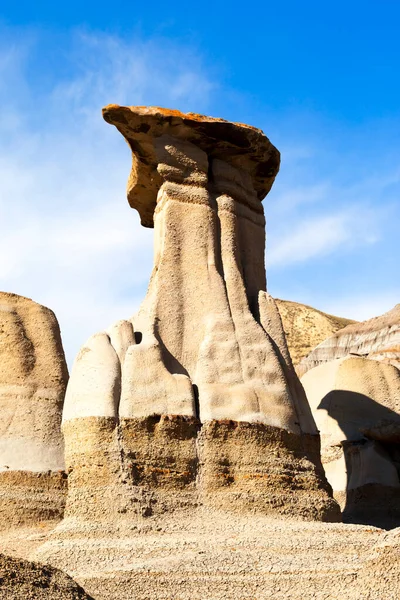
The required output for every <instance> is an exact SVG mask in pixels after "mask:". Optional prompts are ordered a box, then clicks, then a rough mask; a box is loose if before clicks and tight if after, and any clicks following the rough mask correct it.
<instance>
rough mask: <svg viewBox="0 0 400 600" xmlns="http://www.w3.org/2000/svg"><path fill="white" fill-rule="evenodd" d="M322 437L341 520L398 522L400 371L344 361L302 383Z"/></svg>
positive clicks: (360, 361)
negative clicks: (339, 506)
mask: <svg viewBox="0 0 400 600" xmlns="http://www.w3.org/2000/svg"><path fill="white" fill-rule="evenodd" d="M301 382H302V384H303V386H304V389H305V391H306V394H307V397H308V400H309V402H310V406H311V409H312V411H313V414H314V418H315V421H316V423H317V427H318V429H319V430H320V433H321V452H322V463H323V465H324V468H325V473H326V476H327V478H328V481H329V482H330V484H331V485H332V487H333V490H334V494H335V497H336V499H337V500H338V501H340V502H341V505H342V508H343V518H344V519H345V520H346V521H350V522H360V523H371V524H375V525H378V526H383V527H394V526H396V525H397V524H399V523H400V479H399V475H400V446H399V439H400V438H399V432H400V371H399V370H398V369H397V368H396V367H393V366H392V365H388V364H385V363H381V362H378V361H374V360H369V359H366V358H360V357H346V358H342V359H337V360H334V361H331V362H328V363H323V364H321V365H319V366H318V367H315V368H314V369H311V370H310V371H308V372H307V373H306V374H305V375H304V376H303V377H302V379H301Z"/></svg>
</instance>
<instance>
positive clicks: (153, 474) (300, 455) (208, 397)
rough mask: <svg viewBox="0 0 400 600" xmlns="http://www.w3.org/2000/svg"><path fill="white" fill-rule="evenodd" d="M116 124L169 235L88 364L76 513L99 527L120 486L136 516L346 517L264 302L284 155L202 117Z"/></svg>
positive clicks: (253, 133) (69, 427) (75, 396)
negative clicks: (135, 298) (142, 294)
mask: <svg viewBox="0 0 400 600" xmlns="http://www.w3.org/2000/svg"><path fill="white" fill-rule="evenodd" d="M104 117H105V119H106V120H107V121H108V122H110V123H112V124H114V125H115V126H116V127H117V128H118V129H119V131H120V132H121V133H122V134H123V135H124V137H125V138H126V140H127V141H128V144H129V145H130V147H131V149H132V156H133V168H132V172H131V175H130V179H129V182H128V199H129V202H130V204H131V205H132V206H133V207H135V208H137V210H138V211H139V213H140V216H141V220H142V224H143V225H145V226H154V229H155V253H154V269H153V273H152V276H151V280H150V285H149V289H148V292H147V295H146V298H145V299H144V301H143V304H142V306H141V308H140V310H139V312H138V314H137V315H135V316H134V317H133V318H132V319H131V320H130V321H126V322H124V324H123V325H122V324H121V323H119V324H117V325H116V326H114V327H113V328H111V329H110V330H109V331H108V332H107V333H103V334H98V336H95V337H94V338H92V340H91V341H89V343H88V344H87V345H86V346H85V347H84V348H83V349H82V351H81V353H80V355H79V356H78V358H77V360H76V363H75V366H74V369H73V372H72V376H71V382H70V385H69V389H68V393H67V399H66V409H65V412H64V434H65V437H66V444H67V463H68V464H69V465H70V468H71V476H70V489H71V492H70V497H69V502H68V511H71V514H74V511H77V512H78V513H80V514H81V513H82V512H84V511H85V510H87V507H88V505H90V506H91V507H93V510H94V512H96V505H98V500H96V498H100V497H102V498H103V499H104V498H105V497H106V496H107V494H108V493H109V490H110V487H111V486H112V485H113V483H112V482H113V481H114V488H115V489H114V492H115V490H116V489H118V490H119V491H118V494H120V497H121V498H125V500H121V501H119V500H118V502H116V501H114V504H113V505H114V507H117V508H116V510H117V511H119V512H121V513H122V514H126V513H127V512H128V513H129V514H130V513H131V512H134V513H136V514H142V515H145V516H147V515H151V514H154V512H162V511H168V510H173V509H174V510H175V509H176V508H183V507H188V506H190V507H192V509H193V507H194V506H198V505H199V504H207V505H211V506H216V507H225V508H229V509H235V508H239V509H244V508H245V507H246V506H247V507H251V509H257V510H262V511H264V512H269V511H278V512H281V513H285V512H288V511H289V510H290V512H291V514H297V515H299V516H302V517H304V518H317V519H318V518H319V519H327V520H331V519H335V518H337V516H338V509H337V506H336V504H335V503H334V501H333V500H332V499H331V497H330V495H329V486H328V485H327V482H326V480H325V477H324V474H323V471H322V467H321V464H320V461H319V436H318V434H317V430H316V427H315V424H314V421H313V418H312V415H311V412H310V409H309V407H308V404H307V401H306V398H305V395H304V391H303V389H302V387H301V385H300V384H299V382H298V380H297V378H296V375H295V373H294V370H293V367H292V364H291V362H290V358H289V354H288V352H287V347H286V343H285V338H284V335H283V330H282V325H281V322H280V318H279V314H278V312H277V309H276V307H275V305H274V303H273V301H272V299H271V298H270V297H269V296H268V294H267V293H266V292H265V287H266V283H265V266H264V249H265V247H264V245H265V219H264V213H263V206H262V203H261V200H262V199H263V198H264V196H265V195H266V194H267V193H268V191H269V189H270V187H271V185H272V182H273V180H274V177H275V175H276V173H277V170H278V166H279V153H278V152H277V150H276V149H275V148H274V147H273V146H272V144H271V143H270V142H269V140H268V139H267V138H266V137H265V136H264V134H263V133H262V132H261V131H260V130H258V129H255V128H252V127H248V126H245V125H240V124H234V123H228V122H226V121H222V120H219V119H212V118H208V117H201V116H198V115H193V114H191V113H189V114H187V115H184V114H182V113H179V112H177V111H165V110H163V109H157V108H138V107H132V108H124V107H117V106H110V107H107V108H106V109H105V110H104ZM83 407H85V408H83ZM78 430H79V432H81V433H79V434H78V433H77V432H78ZM85 431H86V432H89V431H90V432H91V433H90V435H88V434H87V433H85ZM78 437H79V438H80V439H81V443H80V445H79V447H78V445H77V439H78ZM94 454H95V455H96V460H92V459H91V457H92V456H93V455H94ZM99 465H100V466H99ZM88 471H90V474H89V473H88ZM84 473H85V475H83V474H84ZM98 473H100V474H101V477H99V476H98ZM89 482H91V483H89ZM79 488H80V489H79ZM76 490H79V491H76ZM84 490H86V491H85V494H86V497H87V498H86V501H85V503H82V498H83V497H84V496H85V494H84V493H83V491H84ZM118 494H117V495H118ZM114 497H115V493H114ZM100 504H101V505H102V506H104V501H103V500H101V501H100ZM80 505H81V506H80ZM79 506H80V508H77V507H79ZM100 512H101V511H100Z"/></svg>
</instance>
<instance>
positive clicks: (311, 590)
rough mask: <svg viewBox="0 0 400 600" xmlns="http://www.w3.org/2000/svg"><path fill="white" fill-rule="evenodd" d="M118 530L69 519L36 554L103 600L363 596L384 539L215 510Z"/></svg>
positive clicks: (339, 527)
mask: <svg viewBox="0 0 400 600" xmlns="http://www.w3.org/2000/svg"><path fill="white" fill-rule="evenodd" d="M150 521H151V523H150ZM117 533H118V534H117V535H116V532H115V530H114V529H111V527H110V526H109V525H107V524H104V523H102V524H98V525H97V526H96V524H94V523H92V524H88V526H87V529H86V530H84V531H82V532H81V533H80V534H79V535H78V534H77V532H76V529H75V528H74V524H73V523H72V522H70V521H69V522H68V521H64V523H63V525H60V526H59V527H58V531H54V535H53V536H52V535H50V537H49V539H48V541H47V543H46V544H44V545H43V546H42V547H41V548H39V549H38V550H37V551H36V558H38V559H39V560H46V561H49V560H50V561H51V563H52V564H54V565H55V566H59V567H62V568H63V569H67V570H68V572H69V573H70V574H71V575H72V576H73V577H74V579H75V580H76V581H78V582H79V583H80V584H81V585H82V586H83V587H84V588H85V590H87V592H88V593H90V594H91V595H92V596H93V597H94V598H96V600H109V599H110V598H116V599H118V600H131V599H132V598H136V599H138V600H139V599H141V600H142V599H143V600H144V599H146V600H147V599H148V598H152V599H153V598H154V599H157V600H170V599H171V598H179V600H204V599H207V600H225V599H226V598H229V599H230V600H231V599H232V600H243V599H247V600H250V599H257V600H267V599H268V600H269V599H270V598H274V599H277V600H283V599H284V600H287V599H288V598H290V599H291V600H292V599H293V600H294V599H295V600H311V599H313V600H315V599H316V598H318V599H321V600H322V599H323V600H356V599H357V600H361V598H363V597H362V596H360V595H359V592H358V588H357V574H358V573H359V572H360V571H361V570H362V569H363V564H364V561H365V560H366V559H369V555H370V553H371V549H372V548H373V546H374V545H375V544H376V543H377V542H379V540H380V539H381V538H382V536H383V535H384V533H383V532H382V530H380V529H377V528H375V527H370V526H368V527H367V526H362V525H349V524H343V523H318V522H300V521H298V520H297V521H296V520H291V519H290V517H289V516H286V517H285V518H284V519H272V518H271V517H267V516H265V515H262V514H259V513H258V514H257V513H255V512H254V513H245V512H243V511H242V512H241V513H240V512H238V513H236V514H235V515H232V514H229V512H227V511H226V510H224V511H217V512H214V511H213V510H209V509H208V510H206V509H204V511H200V512H198V511H192V513H191V514H189V513H188V514H186V515H182V514H180V515H179V518H176V519H174V518H173V516H172V518H170V516H168V518H167V517H166V515H162V516H160V517H159V518H156V519H155V520H154V521H153V520H149V519H143V520H142V521H141V522H137V523H135V524H134V523H132V522H131V523H130V524H129V525H128V526H127V525H126V524H125V526H124V527H121V528H120V529H119V530H118V532H117ZM61 544H62V545H63V552H62V553H61V552H60V545H61ZM77 547H79V552H77V551H76V548H77ZM370 587H371V588H372V589H377V590H378V592H380V595H379V594H377V595H376V596H371V598H374V600H378V599H379V600H386V596H385V595H384V593H382V591H383V590H384V589H385V586H384V583H383V581H382V580H380V581H376V580H375V581H374V580H371V581H370Z"/></svg>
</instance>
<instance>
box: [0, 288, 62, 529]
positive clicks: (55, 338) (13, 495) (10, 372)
mask: <svg viewBox="0 0 400 600" xmlns="http://www.w3.org/2000/svg"><path fill="white" fill-rule="evenodd" d="M67 379H68V371H67V366H66V362H65V357H64V352H63V348H62V343H61V337H60V330H59V327H58V323H57V320H56V317H55V316H54V313H53V312H52V311H51V310H49V309H48V308H45V307H44V306H41V305H40V304H37V303H36V302H33V301H32V300H29V299H28V298H24V297H22V296H17V295H16V294H9V293H5V292H0V414H1V421H0V523H1V525H0V527H5V526H9V525H10V524H11V523H16V524H20V523H23V522H29V521H31V520H33V521H35V520H39V521H44V520H47V519H60V518H61V517H62V514H63V507H64V503H65V495H66V476H65V474H64V443H63V438H62V434H61V415H62V408H63V401H64V394H65V388H66V384H67Z"/></svg>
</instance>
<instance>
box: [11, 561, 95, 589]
mask: <svg viewBox="0 0 400 600" xmlns="http://www.w3.org/2000/svg"><path fill="white" fill-rule="evenodd" d="M1 598H2V599H4V600H30V599H32V600H34V599H35V600H36V599H37V600H40V599H43V600H93V599H92V598H91V596H88V594H86V592H85V590H84V589H83V588H81V586H80V585H78V584H77V583H75V581H74V580H73V579H71V577H69V576H68V575H67V574H66V573H63V572H62V571H60V570H59V569H55V568H54V567H50V566H49V565H42V564H39V563H35V562H30V561H27V560H21V559H19V558H13V557H11V556H5V555H4V554H0V599H1Z"/></svg>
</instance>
